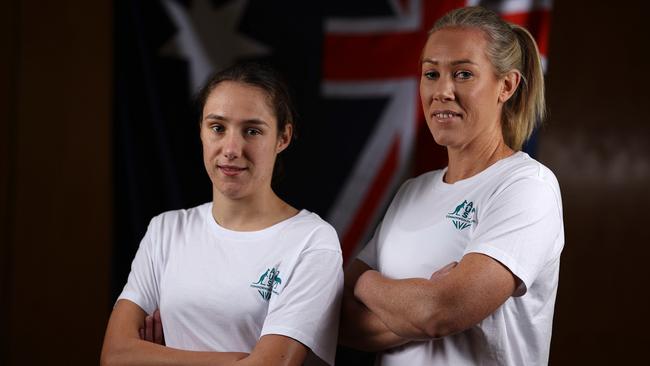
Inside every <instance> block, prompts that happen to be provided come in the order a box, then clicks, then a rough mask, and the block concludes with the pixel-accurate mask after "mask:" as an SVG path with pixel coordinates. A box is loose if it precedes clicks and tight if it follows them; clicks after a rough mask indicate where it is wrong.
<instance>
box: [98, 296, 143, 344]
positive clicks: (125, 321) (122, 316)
mask: <svg viewBox="0 0 650 366" xmlns="http://www.w3.org/2000/svg"><path fill="white" fill-rule="evenodd" d="M146 315H147V314H146V313H145V311H144V310H142V308H140V306H138V305H136V304H135V303H133V302H131V301H129V300H124V299H121V300H118V301H117V303H116V304H115V307H114V308H113V311H112V312H111V316H110V318H109V320H108V326H107V327H106V335H105V337H104V347H103V351H102V353H104V352H110V351H111V350H113V349H115V348H118V347H119V346H120V342H124V341H129V340H134V339H140V336H139V329H140V328H142V327H143V326H144V318H145V316H146Z"/></svg>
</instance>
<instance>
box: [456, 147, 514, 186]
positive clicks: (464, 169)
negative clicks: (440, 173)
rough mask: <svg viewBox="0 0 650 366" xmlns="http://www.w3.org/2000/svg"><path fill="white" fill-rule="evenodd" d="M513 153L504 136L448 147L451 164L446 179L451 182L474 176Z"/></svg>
mask: <svg viewBox="0 0 650 366" xmlns="http://www.w3.org/2000/svg"><path fill="white" fill-rule="evenodd" d="M513 153H514V151H513V150H512V149H511V148H510V147H509V146H508V145H506V144H505V142H504V141H503V138H499V139H492V141H491V142H489V143H485V144H475V145H472V146H464V147H461V148H451V147H448V148H447V154H448V156H449V166H448V168H447V173H446V174H445V177H444V181H445V182H446V183H450V184H451V183H456V182H458V181H460V180H463V179H467V178H469V177H472V176H474V175H476V174H478V173H480V172H482V171H483V170H485V169H487V168H488V167H489V166H491V165H492V164H494V163H496V162H497V161H499V160H501V159H503V158H507V157H508V156H510V155H512V154H513Z"/></svg>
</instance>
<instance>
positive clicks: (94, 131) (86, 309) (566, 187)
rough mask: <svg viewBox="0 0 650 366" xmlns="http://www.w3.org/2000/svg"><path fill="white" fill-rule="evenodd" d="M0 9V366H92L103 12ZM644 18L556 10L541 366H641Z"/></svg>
mask: <svg viewBox="0 0 650 366" xmlns="http://www.w3.org/2000/svg"><path fill="white" fill-rule="evenodd" d="M0 9H2V11H0V27H1V31H0V45H2V47H1V50H2V54H0V116H1V121H2V125H1V126H0V128H1V130H0V131H1V132H0V133H1V135H0V136H1V139H0V172H2V173H1V175H0V200H1V201H0V203H1V204H0V210H1V211H0V215H1V216H0V225H2V226H0V235H1V237H0V238H1V239H0V243H1V244H0V337H1V338H0V364H1V365H43V364H48V365H59V364H61V365H88V364H96V363H98V358H99V351H100V348H101V342H102V338H103V332H104V329H105V326H106V321H107V318H108V314H109V311H110V308H111V305H112V302H113V300H114V297H113V294H112V291H113V287H114V286H113V284H112V273H113V265H112V260H111V258H112V257H113V256H114V255H115V253H113V248H114V241H115V237H114V235H115V234H114V230H113V228H114V227H115V218H114V212H115V211H116V205H117V204H118V202H119V201H120V199H123V197H115V193H114V192H115V190H114V187H113V181H114V174H115V168H114V161H113V160H114V156H115V154H114V146H113V137H114V133H115V132H114V126H113V122H114V113H115V109H114V103H115V101H114V100H113V99H114V92H115V90H114V87H115V83H114V79H115V75H114V70H115V68H114V56H115V50H114V48H113V47H114V36H115V34H116V32H117V30H116V29H114V27H115V25H114V11H115V5H114V4H113V2H111V1H108V0H97V1H79V0H68V1H57V2H38V3H36V2H20V1H17V0H8V1H5V2H3V5H1V6H0ZM647 14H648V9H647V5H642V2H640V1H639V2H637V3H634V2H626V3H615V4H614V3H604V2H603V3H601V2H592V1H572V2H559V1H558V2H556V3H555V4H554V5H553V11H552V24H551V35H550V50H549V65H548V73H547V87H548V93H547V96H548V105H549V110H550V116H549V118H548V121H547V124H546V127H544V128H543V129H542V131H541V132H540V140H539V148H538V158H539V160H540V161H542V162H543V163H544V164H546V165H547V166H549V167H550V168H551V169H552V170H553V171H554V172H555V174H556V175H557V177H558V180H559V181H560V185H561V188H562V195H563V200H564V217H565V230H566V246H565V249H564V252H563V256H562V275H561V280H560V288H559V293H558V299H557V304H556V313H555V322H554V335H553V342H552V346H551V362H550V363H551V364H553V365H573V364H591V365H606V364H630V363H639V362H643V360H644V359H645V360H647V358H648V356H647V352H646V350H645V347H646V344H647V343H648V341H650V337H649V336H648V335H647V328H648V326H649V325H650V324H649V322H648V320H647V317H646V312H647V311H648V309H650V304H649V301H648V294H647V290H648V285H647V281H648V279H649V276H648V274H647V268H648V265H647V262H648V258H650V257H649V250H648V245H650V240H649V239H650V234H649V233H648V230H647V229H646V227H645V225H647V221H648V219H649V218H650V214H649V213H648V210H647V207H648V204H649V203H650V193H649V192H648V187H649V186H650V184H649V183H650V144H649V143H648V142H649V138H650V118H648V117H647V111H646V109H647V106H648V104H649V102H650V89H649V88H650V77H649V74H648V72H647V71H646V70H647V68H648V61H647V60H648V58H647V53H648V52H647V50H648V44H649V43H648V38H647V36H646V35H645V33H646V32H645V27H644V26H645V25H646V24H645V22H647V21H646V18H647ZM311 138H319V137H318V136H313V137H311ZM317 143H319V144H322V145H323V146H327V145H328V141H320V142H317ZM288 163H290V161H289V162H288Z"/></svg>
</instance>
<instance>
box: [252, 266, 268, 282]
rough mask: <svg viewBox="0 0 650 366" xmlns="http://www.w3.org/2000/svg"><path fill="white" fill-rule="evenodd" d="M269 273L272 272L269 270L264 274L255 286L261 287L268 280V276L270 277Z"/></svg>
mask: <svg viewBox="0 0 650 366" xmlns="http://www.w3.org/2000/svg"><path fill="white" fill-rule="evenodd" d="M269 271H270V269H267V270H266V272H264V274H263V275H261V276H260V280H259V281H257V282H255V284H256V285H261V284H262V283H263V282H264V279H265V278H266V276H268V275H269Z"/></svg>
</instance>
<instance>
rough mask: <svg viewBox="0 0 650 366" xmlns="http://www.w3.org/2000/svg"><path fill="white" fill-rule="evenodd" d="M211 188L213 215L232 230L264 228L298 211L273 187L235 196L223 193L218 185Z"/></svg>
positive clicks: (220, 223)
mask: <svg viewBox="0 0 650 366" xmlns="http://www.w3.org/2000/svg"><path fill="white" fill-rule="evenodd" d="M212 191H213V192H212V202H213V204H212V216H213V217H214V219H215V220H216V221H217V223H218V224H219V225H221V226H222V227H224V228H226V229H229V230H235V231H257V230H262V229H265V228H267V227H269V226H272V225H274V224H277V223H278V222H281V221H283V220H286V219H288V218H290V217H292V216H294V215H296V214H297V213H298V210H296V209H295V208H293V207H291V206H290V205H289V204H287V203H286V202H284V201H283V200H281V199H280V198H279V197H278V196H277V195H276V194H275V192H273V190H272V189H271V188H270V187H268V189H266V190H264V192H258V193H257V194H253V195H250V196H247V197H243V198H235V199H233V198H230V197H227V196H224V195H223V194H222V193H221V192H219V191H218V190H216V189H213V190H212Z"/></svg>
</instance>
